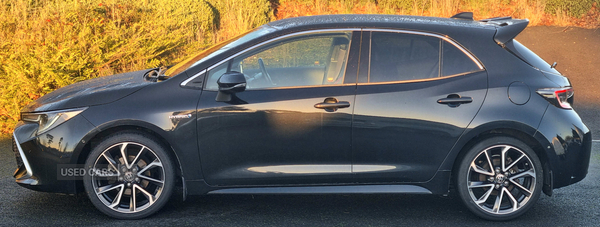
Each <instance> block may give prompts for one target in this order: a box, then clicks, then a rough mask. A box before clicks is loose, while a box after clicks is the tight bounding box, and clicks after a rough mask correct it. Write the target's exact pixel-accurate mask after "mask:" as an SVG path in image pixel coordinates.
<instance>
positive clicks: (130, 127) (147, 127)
mask: <svg viewBox="0 0 600 227" xmlns="http://www.w3.org/2000/svg"><path fill="white" fill-rule="evenodd" d="M124 131H131V132H136V133H142V134H145V135H147V136H150V137H153V138H156V139H157V140H158V142H159V143H160V144H161V145H163V146H164V147H165V148H166V149H167V151H168V154H169V155H170V156H171V159H172V160H173V161H174V162H175V163H173V164H175V165H176V167H177V168H176V171H175V175H176V178H182V177H183V169H182V167H181V161H180V159H179V155H178V154H177V152H175V149H174V148H173V146H171V143H170V142H169V141H168V140H167V138H166V137H165V133H164V131H163V130H162V129H160V128H159V127H157V126H154V125H152V124H150V123H146V122H139V121H118V122H111V123H106V124H104V125H101V126H98V127H97V128H96V130H94V131H92V132H90V133H89V134H88V135H86V136H85V138H86V139H85V140H86V141H88V142H87V143H86V144H85V145H84V146H83V148H82V149H81V150H79V151H77V152H76V153H75V154H74V155H73V157H74V158H76V159H75V160H74V162H75V163H76V164H84V163H85V161H86V159H87V158H88V156H89V154H90V153H91V151H92V149H93V147H94V146H95V145H96V144H98V143H99V142H100V141H102V139H104V138H106V137H108V136H110V135H112V134H115V133H118V132H124ZM182 182H183V180H182ZM182 182H177V184H179V185H181V184H182ZM76 190H77V192H80V191H82V190H83V182H81V181H78V182H77V184H76ZM184 190H185V189H184Z"/></svg>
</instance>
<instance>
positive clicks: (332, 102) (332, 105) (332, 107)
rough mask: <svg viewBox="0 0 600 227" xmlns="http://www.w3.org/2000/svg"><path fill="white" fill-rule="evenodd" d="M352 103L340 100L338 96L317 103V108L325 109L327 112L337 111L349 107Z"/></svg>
mask: <svg viewBox="0 0 600 227" xmlns="http://www.w3.org/2000/svg"><path fill="white" fill-rule="evenodd" d="M348 107H350V103H349V102H347V101H338V100H337V99H336V98H326V99H325V101H323V102H320V103H317V104H315V108H317V109H324V110H326V111H327V112H333V111H336V110H337V109H339V108H348Z"/></svg>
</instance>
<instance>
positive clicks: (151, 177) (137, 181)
mask: <svg viewBox="0 0 600 227" xmlns="http://www.w3.org/2000/svg"><path fill="white" fill-rule="evenodd" d="M93 169H94V171H95V174H93V175H92V177H91V183H92V187H93V190H94V192H95V194H96V196H97V197H98V198H99V199H100V201H101V202H102V203H103V204H104V205H105V206H106V207H109V208H110V209H112V210H114V211H117V212H120V213H137V212H140V211H143V210H145V209H147V208H148V207H151V206H152V205H153V204H154V203H155V202H156V200H157V199H158V198H159V197H160V196H161V194H162V192H163V190H164V187H165V176H166V175H165V169H164V168H163V162H162V161H161V160H160V158H159V157H158V155H157V154H156V153H155V152H154V151H153V150H151V149H150V148H148V147H146V146H144V145H142V144H139V143H133V142H121V143H118V144H115V145H113V146H110V147H109V148H107V149H105V150H104V151H102V153H101V154H100V156H98V158H97V159H96V161H95V163H94V165H93ZM101 169H102V170H108V171H99V170H101Z"/></svg>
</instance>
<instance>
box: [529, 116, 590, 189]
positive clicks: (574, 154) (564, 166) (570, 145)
mask: <svg viewBox="0 0 600 227" xmlns="http://www.w3.org/2000/svg"><path fill="white" fill-rule="evenodd" d="M535 137H536V138H537V139H538V141H544V142H543V143H542V146H543V148H544V149H545V150H546V152H545V155H546V157H541V158H545V159H546V161H547V163H548V164H549V167H550V170H551V171H552V182H551V185H552V187H553V188H560V187H564V186H567V185H571V184H574V183H577V182H579V181H581V180H583V179H584V178H585V176H586V175H587V173H588V167H589V164H590V155H591V151H592V134H591V132H590V130H589V129H588V128H587V127H586V126H585V124H583V122H582V121H581V118H580V117H579V115H577V113H576V112H575V111H574V110H565V109H560V108H557V107H554V106H552V105H550V106H549V107H548V109H547V111H546V113H545V114H544V117H543V119H542V121H541V122H540V127H539V128H538V131H537V132H536V135H535Z"/></svg>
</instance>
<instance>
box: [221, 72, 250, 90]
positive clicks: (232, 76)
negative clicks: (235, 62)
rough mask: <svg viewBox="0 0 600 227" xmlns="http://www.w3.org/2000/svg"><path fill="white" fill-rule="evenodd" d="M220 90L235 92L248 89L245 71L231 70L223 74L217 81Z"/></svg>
mask: <svg viewBox="0 0 600 227" xmlns="http://www.w3.org/2000/svg"><path fill="white" fill-rule="evenodd" d="M217 84H218V85H219V92H223V93H227V94H233V93H236V92H242V91H244V90H246V77H244V74H243V73H240V72H236V71H231V72H228V73H225V74H223V75H222V76H221V77H220V78H219V80H218V81H217Z"/></svg>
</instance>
